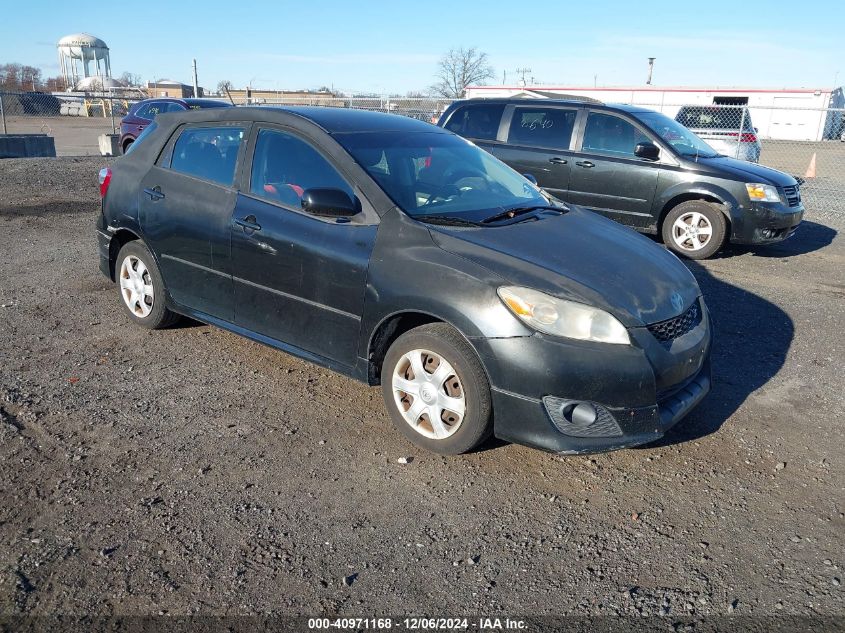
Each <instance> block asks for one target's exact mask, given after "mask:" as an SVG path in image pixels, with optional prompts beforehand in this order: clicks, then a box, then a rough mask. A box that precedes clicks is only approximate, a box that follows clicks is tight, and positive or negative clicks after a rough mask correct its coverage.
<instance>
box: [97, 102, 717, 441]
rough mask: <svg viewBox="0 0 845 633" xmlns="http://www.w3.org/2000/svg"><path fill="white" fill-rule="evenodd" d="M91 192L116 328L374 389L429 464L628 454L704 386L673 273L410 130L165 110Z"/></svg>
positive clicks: (602, 227) (293, 114)
mask: <svg viewBox="0 0 845 633" xmlns="http://www.w3.org/2000/svg"><path fill="white" fill-rule="evenodd" d="M100 192H101V195H102V196H103V206H102V213H101V214H99V217H98V221H97V235H98V239H99V255H100V268H101V270H102V272H103V273H104V274H105V275H107V276H108V277H109V278H110V279H112V280H113V281H115V282H116V284H117V291H118V292H117V293H116V295H118V296H119V301H120V303H121V305H122V306H123V309H124V311H125V312H126V314H127V315H128V316H129V318H130V319H131V320H133V321H134V322H135V323H137V324H138V325H140V326H142V327H147V328H160V327H164V326H166V325H168V324H170V323H172V322H173V321H174V320H175V319H176V318H178V315H187V316H190V317H192V318H194V319H197V320H199V321H202V322H205V323H211V324H214V325H217V326H219V327H222V328H225V329H227V330H231V331H232V332H235V333H237V334H240V335H242V336H246V337H249V338H251V339H253V340H256V341H259V342H261V343H264V344H266V345H270V346H273V347H276V348H279V349H282V350H284V351H287V352H289V353H292V354H295V355H297V356H300V357H302V358H305V359H308V360H310V361H312V362H315V363H318V364H320V365H323V366H325V367H329V368H331V369H334V370H336V371H338V372H341V373H343V374H346V375H349V376H352V377H354V378H357V379H359V380H362V381H364V382H366V383H368V384H372V385H376V384H381V385H382V392H383V395H384V401H385V405H386V407H387V411H388V413H389V414H390V416H391V418H392V419H393V422H394V424H395V425H396V427H397V428H398V429H399V430H400V431H401V432H402V433H403V434H405V435H406V436H407V437H408V438H409V439H411V440H412V441H414V442H415V443H417V444H419V445H420V446H423V447H425V448H428V449H430V450H433V451H436V452H440V453H460V452H463V451H467V450H470V449H471V448H473V447H474V446H476V445H478V444H479V443H480V442H482V441H483V440H484V439H485V438H486V437H487V436H488V435H489V434H491V433H494V434H495V435H496V436H497V437H500V438H503V439H506V440H510V441H514V442H519V443H522V444H527V445H529V446H535V447H538V448H542V449H546V450H549V451H555V452H559V453H585V452H595V451H604V450H611V449H615V448H622V447H625V446H633V445H636V444H643V443H647V442H650V441H653V440H655V439H657V438H659V437H661V436H662V435H663V434H664V433H665V432H666V430H667V429H669V428H670V427H671V426H672V425H673V424H675V423H676V422H678V421H679V420H680V419H681V418H683V417H684V416H685V415H686V414H687V413H688V412H689V411H690V410H691V409H692V408H693V407H694V406H695V405H696V404H697V403H698V402H699V401H700V400H701V399H702V398H703V397H704V396H705V395H706V394H707V392H708V391H709V389H710V363H709V357H710V320H709V316H708V311H707V308H706V306H705V304H704V300H703V297H702V296H701V291H700V289H699V287H698V284H697V283H696V281H695V278H694V277H693V276H692V274H691V273H690V272H689V270H687V268H686V266H684V265H683V264H682V263H681V262H680V261H679V260H678V258H677V257H675V256H674V255H672V254H671V253H669V252H668V251H667V250H666V249H664V248H662V247H660V246H658V245H656V244H654V243H653V242H652V241H651V240H649V239H647V238H645V237H643V236H640V235H637V234H635V233H633V232H631V231H630V230H628V229H626V228H625V227H623V226H621V225H619V224H616V223H615V222H612V221H610V220H608V219H606V218H602V217H600V216H598V215H596V214H594V213H590V212H588V211H585V210H583V209H580V208H578V207H575V206H572V207H568V206H566V205H564V204H563V203H560V202H558V201H556V200H555V199H554V198H552V197H551V196H549V195H548V194H546V193H545V192H543V191H542V190H541V189H539V188H538V187H536V186H535V185H534V184H532V183H531V182H530V181H529V180H527V179H525V178H524V177H522V176H521V175H520V174H518V173H517V172H515V171H513V170H512V169H510V168H509V167H508V166H507V165H505V164H503V163H502V162H501V161H499V160H497V159H496V158H495V157H493V156H491V155H490V154H489V153H487V152H485V151H483V150H481V149H479V148H478V147H476V146H475V145H473V144H472V143H470V142H469V141H467V140H465V139H463V138H461V137H459V136H457V135H455V134H452V133H450V132H447V131H445V130H442V129H440V128H437V127H435V126H433V125H431V124H429V123H423V122H421V121H416V120H413V119H411V118H407V117H403V116H398V115H393V114H383V113H378V112H367V111H361V110H348V109H342V108H324V107H298V108H295V107H289V108H227V109H218V110H206V111H199V112H188V113H181V114H165V115H162V116H159V117H157V118H156V120H155V121H154V122H153V123H152V124H151V126H150V127H149V128H147V130H145V132H144V135H143V136H142V137H140V138H139V140H138V141H137V142H136V143H135V146H134V148H133V150H132V151H131V152H130V153H129V154H128V155H126V156H124V157H122V158H119V159H117V160H116V161H115V162H114V163H113V165H112V166H111V168H105V169H103V170H102V172H101V173H100ZM209 397H212V398H213V397H214V394H209ZM353 423H354V421H351V420H338V424H339V425H342V424H353ZM338 430H339V431H341V432H342V429H340V428H339V429H338Z"/></svg>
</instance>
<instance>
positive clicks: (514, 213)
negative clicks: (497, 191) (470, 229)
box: [481, 204, 566, 224]
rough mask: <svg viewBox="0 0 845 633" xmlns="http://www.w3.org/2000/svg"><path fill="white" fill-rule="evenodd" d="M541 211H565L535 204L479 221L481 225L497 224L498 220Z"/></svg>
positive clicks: (515, 208) (506, 210) (505, 211)
mask: <svg viewBox="0 0 845 633" xmlns="http://www.w3.org/2000/svg"><path fill="white" fill-rule="evenodd" d="M541 210H548V211H557V212H558V213H563V212H564V211H565V210H566V209H564V208H561V207H553V206H552V205H548V204H535V205H533V206H530V207H514V208H512V209H505V210H504V211H502V212H501V213H497V214H496V215H491V216H490V217H489V218H485V219H484V220H482V221H481V223H482V224H489V223H491V222H498V221H499V220H510V219H511V218H515V217H516V216H518V215H523V214H525V213H531V212H532V211H541Z"/></svg>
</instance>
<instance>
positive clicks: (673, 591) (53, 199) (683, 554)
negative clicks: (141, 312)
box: [0, 158, 845, 619]
mask: <svg viewBox="0 0 845 633" xmlns="http://www.w3.org/2000/svg"><path fill="white" fill-rule="evenodd" d="M102 163H103V160H102V159H92V158H84V159H83V158H78V159H52V160H50V159H33V160H6V161H2V162H0V407H2V409H0V501H2V503H0V615H7V616H8V615H12V614H19V613H26V614H38V615H46V614H55V613H66V614H76V615H79V614H83V613H84V614H100V615H114V614H159V613H165V614H174V615H176V614H192V613H202V614H216V615H224V614H225V615H238V614H254V613H273V614H305V615H318V614H322V613H331V614H337V613H342V614H347V615H358V616H373V615H376V614H393V615H398V614H420V615H421V614H426V615H431V616H449V615H458V614H462V615H468V614H479V613H481V614H494V615H495V614H502V613H509V614H521V615H541V614H574V615H601V614H632V615H636V614H640V613H641V614H647V615H656V614H666V615H668V616H669V619H671V618H677V617H681V616H685V615H691V614H695V615H711V614H713V615H716V614H718V615H725V614H733V615H735V616H742V615H752V616H761V615H768V616H771V615H776V616H784V615H787V614H794V615H838V616H840V617H841V616H845V588H843V587H842V584H841V583H842V579H843V576H845V569H843V567H845V558H844V557H843V552H845V538H843V535H845V494H843V486H844V485H845V465H844V464H843V450H842V447H843V440H844V439H845V431H843V426H842V411H843V408H845V353H843V347H845V341H843V337H842V328H843V300H845V272H843V271H845V241H843V238H842V236H841V235H839V234H838V232H839V231H841V230H843V228H845V226H836V225H829V224H825V223H822V222H821V221H820V220H819V219H818V216H815V215H814V214H813V212H812V210H811V211H810V216H809V219H808V221H807V222H806V223H805V225H804V226H803V228H802V229H801V230H800V232H799V233H798V235H797V236H796V237H795V238H793V239H792V240H791V241H789V242H787V243H785V244H783V245H780V246H777V247H771V248H768V249H765V250H763V249H761V250H759V251H757V252H754V251H749V250H744V249H734V250H732V251H731V252H730V253H728V254H727V256H724V257H721V258H719V259H715V260H712V261H709V262H706V263H704V264H702V265H693V264H690V267H691V269H692V270H693V272H694V273H695V275H696V276H697V277H698V279H699V281H700V284H701V286H702V288H703V290H704V292H705V296H706V298H707V302H708V304H709V306H710V308H711V311H712V314H713V317H714V320H715V329H716V332H715V336H716V343H715V351H714V366H715V367H714V371H715V375H716V381H717V382H716V386H715V388H714V391H713V392H712V394H711V395H710V396H709V397H708V398H707V400H705V402H704V403H703V405H702V406H701V407H700V408H699V409H698V410H696V411H695V412H694V413H693V414H692V415H691V416H690V417H689V418H688V419H687V420H686V421H685V422H684V423H682V424H681V425H680V426H679V427H678V428H677V429H676V430H675V431H674V432H673V433H672V434H671V436H670V437H668V438H667V439H666V441H664V442H662V443H661V445H659V446H653V447H649V448H645V449H639V450H627V451H621V452H617V453H611V454H606V455H597V456H592V457H566V458H561V457H556V456H553V455H548V454H544V453H541V452H537V451H533V450H530V449H527V448H522V447H519V446H512V445H505V444H501V443H495V442H494V443H491V444H489V445H488V446H486V447H485V448H484V450H481V451H479V452H476V453H474V454H471V455H466V456H461V457H453V458H443V457H438V456H434V455H430V454H426V453H422V452H419V451H417V450H415V449H414V448H413V447H411V446H409V445H408V444H407V443H406V442H405V441H404V440H403V439H402V437H401V436H400V435H399V434H398V433H397V432H395V431H394V430H393V429H392V427H391V426H390V423H389V421H388V419H387V417H386V414H385V412H384V410H383V407H382V404H381V395H380V392H379V390H378V389H375V388H369V387H367V386H364V385H361V384H358V383H355V382H352V381H351V380H347V379H345V378H342V377H340V376H337V375H335V374H332V373H330V372H328V371H326V370H322V369H320V368H317V367H315V366H312V365H309V364H307V363H305V362H302V361H299V360H296V359H294V358H292V357H290V356H287V355H285V354H283V353H280V352H277V351H274V350H271V349H269V348H266V347H262V346H260V345H258V344H255V343H252V342H249V341H246V340H244V339H241V338H238V337H237V336H235V335H232V334H228V333H226V332H223V331H221V330H218V329H215V328H213V327H209V326H205V325H199V324H195V323H187V324H184V325H183V326H181V327H177V328H174V329H170V330H167V331H157V332H148V331H146V330H142V329H140V328H137V327H134V326H132V325H131V324H130V323H129V322H128V320H127V319H126V318H125V317H124V315H123V314H122V313H121V310H120V306H119V304H118V301H119V299H118V296H117V293H116V292H115V290H114V289H113V287H112V286H111V284H110V283H109V282H108V281H107V280H106V279H105V278H104V277H102V276H101V275H100V273H99V272H98V270H97V254H96V244H95V238H94V229H93V218H94V214H95V212H96V210H97V208H98V200H97V197H96V186H95V176H96V171H97V169H98V168H99V167H100V166H101V165H102ZM814 218H815V221H814ZM826 222H827V221H826ZM400 457H408V458H413V459H412V460H411V461H410V463H408V464H400V463H398V462H397V460H398V458H400Z"/></svg>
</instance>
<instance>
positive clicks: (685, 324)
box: [648, 301, 701, 344]
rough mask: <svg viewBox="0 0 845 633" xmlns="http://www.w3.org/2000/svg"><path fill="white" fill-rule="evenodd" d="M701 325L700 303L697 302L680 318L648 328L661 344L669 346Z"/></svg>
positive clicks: (653, 324)
mask: <svg viewBox="0 0 845 633" xmlns="http://www.w3.org/2000/svg"><path fill="white" fill-rule="evenodd" d="M699 323H701V310H700V309H699V307H698V301H696V302H695V303H693V304H692V305H691V306H690V307H689V309H688V310H687V311H686V312H684V313H683V314H681V315H680V316H676V317H673V318H671V319H666V320H665V321H658V322H657V323H652V324H651V325H649V326H648V331H649V332H651V333H652V334H653V335H654V338H656V339H657V340H658V341H660V342H661V343H663V344H669V343H671V342H672V341H674V340H675V339H676V338H678V337H679V336H683V335H684V334H686V333H687V332H689V331H690V330H692V329H693V328H694V327H695V326H697V325H698V324H699Z"/></svg>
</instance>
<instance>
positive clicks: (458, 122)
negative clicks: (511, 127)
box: [446, 103, 505, 141]
mask: <svg viewBox="0 0 845 633" xmlns="http://www.w3.org/2000/svg"><path fill="white" fill-rule="evenodd" d="M504 111H505V104H503V103H477V104H476V103H474V104H471V105H465V106H463V107H462V108H459V109H458V110H457V111H456V112H455V113H454V114H452V116H451V117H449V122H448V123H447V124H446V129H447V130H449V131H450V132H454V133H455V134H460V135H461V136H464V137H466V138H477V139H481V140H485V141H495V140H496V135H497V134H498V133H499V123H500V122H501V120H502V113H503V112H504Z"/></svg>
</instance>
